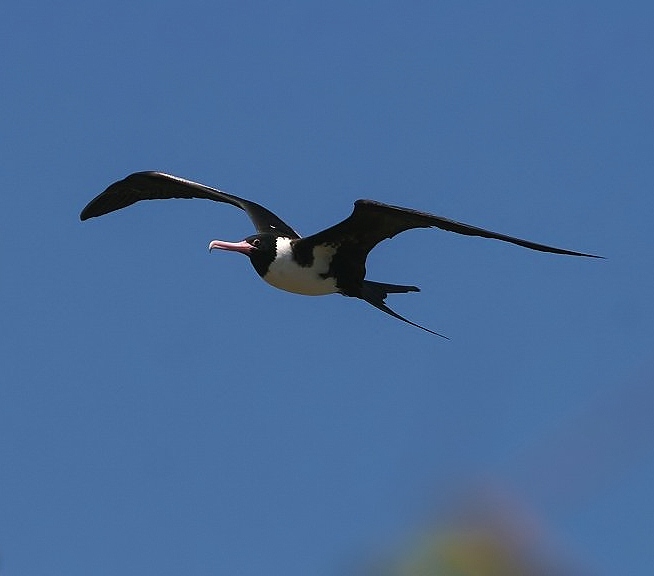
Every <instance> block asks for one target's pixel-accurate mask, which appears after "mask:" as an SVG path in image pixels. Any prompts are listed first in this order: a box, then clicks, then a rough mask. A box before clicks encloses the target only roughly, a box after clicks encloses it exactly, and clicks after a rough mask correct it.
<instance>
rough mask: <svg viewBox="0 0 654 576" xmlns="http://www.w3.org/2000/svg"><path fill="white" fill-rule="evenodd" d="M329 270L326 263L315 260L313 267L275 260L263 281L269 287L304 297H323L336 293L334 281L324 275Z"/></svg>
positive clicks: (289, 259)
mask: <svg viewBox="0 0 654 576" xmlns="http://www.w3.org/2000/svg"><path fill="white" fill-rule="evenodd" d="M328 269H329V264H328V263H327V262H321V259H318V258H316V259H315V260H314V263H313V266H300V265H299V264H298V263H297V262H295V260H293V259H292V258H285V257H283V256H282V257H281V258H277V259H276V260H275V261H273V262H272V263H271V264H270V267H269V268H268V272H267V273H266V275H265V276H264V277H263V279H264V280H265V281H266V282H268V284H270V285H271V286H274V287H275V288H279V289H280V290H286V291H287V292H294V293H295V294H304V295H305V296H323V295H325V294H333V293H334V292H338V288H337V287H336V279H335V278H333V277H331V276H327V277H325V276H324V274H325V273H326V272H327V270H328Z"/></svg>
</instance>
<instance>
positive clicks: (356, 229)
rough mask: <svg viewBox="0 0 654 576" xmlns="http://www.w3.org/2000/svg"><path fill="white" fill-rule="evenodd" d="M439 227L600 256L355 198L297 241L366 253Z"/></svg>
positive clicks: (559, 251)
mask: <svg viewBox="0 0 654 576" xmlns="http://www.w3.org/2000/svg"><path fill="white" fill-rule="evenodd" d="M432 227H435V228H440V229H441V230H447V231H449V232H456V233H457V234H465V235H467V236H481V237H483V238H492V239H495V240H501V241H503V242H510V243H511V244H517V245H518V246H522V247H524V248H529V249H530V250H539V251H541V252H551V253H553V254H567V255H569V256H586V257H589V258H601V256H595V255H593V254H585V253H583V252H575V251H573V250H566V249H564V248H555V247H554V246H547V245H546V244H538V243H537V242H531V241H530V240H523V239H521V238H515V237H513V236H507V235H506V234H500V233H499V232H492V231H491V230H485V229H484V228H478V227H477V226H472V225H470V224H464V223H463V222H457V221H455V220H450V219H449V218H444V217H442V216H437V215H435V214H429V213H427V212H419V211H418V210H412V209H410V208H401V207H400V206H390V205H388V204H382V203H381V202H375V201H374V200H357V201H356V202H355V203H354V210H353V212H352V214H351V215H350V216H348V217H347V218H346V219H345V220H343V221H342V222H339V223H338V224H336V225H335V226H332V227H330V228H327V229H326V230H323V231H322V232H318V233H317V234H314V235H312V236H307V237H305V238H303V239H302V240H300V241H299V242H298V243H299V245H300V246H302V247H304V246H307V247H308V246H315V245H317V244H323V243H324V244H334V245H342V244H350V245H355V246H357V249H358V250H359V251H360V253H362V254H366V255H367V254H368V252H370V250H372V249H373V248H374V247H375V246H376V245H377V244H378V243H379V242H381V241H382V240H384V239H386V238H392V237H393V236H395V235H396V234H399V233H400V232H404V231H405V230H410V229H412V228H432Z"/></svg>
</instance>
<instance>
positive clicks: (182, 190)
mask: <svg viewBox="0 0 654 576" xmlns="http://www.w3.org/2000/svg"><path fill="white" fill-rule="evenodd" d="M167 198H205V199H207V200H215V201H216V202H226V203H227V204H232V205H233V206H237V207H238V208H241V209H242V210H244V211H245V212H246V214H247V215H248V216H249V217H250V219H251V220H252V222H253V224H254V226H255V228H256V229H257V233H256V234H254V235H252V236H248V237H247V238H245V240H243V241H241V242H224V241H222V240H213V241H212V242H211V243H210V244H209V250H213V249H214V248H219V249H221V250H232V251H235V252H241V253H242V254H246V255H247V256H249V258H250V261H251V262H252V265H253V266H254V269H255V270H256V271H257V273H258V274H259V276H261V277H262V278H263V279H264V280H265V281H266V282H268V283H269V284H271V285H272V286H275V287H276V288H280V289H282V290H286V291H288V292H295V293H296V294H306V295H309V296H320V295H323V294H333V293H339V294H342V295H343V296H353V297H355V298H361V299H363V300H365V301H366V302H368V303H369V304H372V305H373V306H374V307H375V308H378V309H379V310H382V311H383V312H386V313H387V314H390V315H391V316H394V317H395V318H398V319H399V320H402V321H404V322H407V323H408V324H411V325H412V326H416V327H417V328H420V329H422V330H425V331H426V332H429V333H431V334H435V335H437V336H443V335H442V334H438V333H437V332H434V331H433V330H429V329H428V328H425V327H424V326H420V325H419V324H416V323H414V322H411V321H410V320H407V319H406V318H404V317H402V316H400V315H399V314H397V313H396V312H394V311H393V310H391V309H390V308H389V307H388V306H387V305H386V303H385V299H386V297H387V296H388V295H389V294H399V293H406V292H419V291H420V289H419V288H417V287H416V286H401V285H397V284H385V283H382V282H373V281H371V280H365V275H366V258H367V256H368V253H369V252H370V251H371V250H372V249H373V248H374V247H375V246H376V245H377V244H378V243H379V242H381V241H382V240H385V239H386V238H392V237H393V236H395V235H396V234H399V233H400V232H404V231H405V230H410V229H411V228H430V227H434V226H435V227H437V228H441V229H442V230H448V231H450V232H457V233H459V234H465V235H467V236H481V237H483V238H494V239H496V240H502V241H504V242H511V243H512V244H517V245H518V246H523V247H525V248H530V249H531V250H540V251H541V252H551V253H553V254H567V255H570V256H585V257H588V258H601V256H594V255H593V254H584V253H582V252H574V251H572V250H564V249H562V248H554V247H552V246H546V245H544V244H537V243H535V242H530V241H529V240H521V239H520V238H513V237H512V236H506V235H504V234H498V233H497V232H491V231H490V230H484V229H483V228H477V227H476V226H470V225H469V224H463V223H461V222H456V221H454V220H450V219H448V218H443V217H442V216H435V215H434V214H427V213H426V212H418V211H417V210H411V209H409V208H400V207H399V206H389V205H387V204H382V203H381V202H375V201H374V200H357V201H356V202H355V203H354V211H353V212H352V214H351V215H350V216H349V217H348V218H346V219H345V220H343V221H342V222H340V223H339V224H336V225H335V226H332V227H331V228H327V229H326V230H323V231H322V232H318V233H317V234H314V235H312V236H307V237H305V238H301V237H300V235H299V234H298V233H297V232H296V231H295V230H293V228H291V227H290V226H289V225H288V224H286V223H285V222H283V221H282V220H280V219H279V218H278V217H277V216H275V214H273V213H272V212H270V210H267V209H266V208H264V207H263V206H260V205H259V204H256V203H255V202H251V201H250V200H245V199H243V198H239V197H238V196H233V195H231V194H227V193H226V192H223V191H221V190H217V189H215V188H210V187H208V186H204V185H203V184H198V183H197V182H191V181H190V180H185V179H183V178H178V177H177V176H171V175H170V174H163V173H161V172H136V173H134V174H131V175H130V176H127V178H125V179H124V180H120V181H118V182H115V183H114V184H112V185H111V186H109V187H108V188H107V189H106V190H105V191H104V192H103V193H102V194H100V195H99V196H97V197H96V198H94V199H93V200H91V202H89V203H88V205H87V206H86V207H85V208H84V210H82V213H81V214H80V218H81V219H82V220H87V219H88V218H93V217H95V216H101V215H103V214H107V213H109V212H113V211H114V210H119V209H120V208H125V207H126V206H130V205H131V204H134V203H135V202H138V201H139V200H157V199H167ZM443 337H444V338H445V336H443Z"/></svg>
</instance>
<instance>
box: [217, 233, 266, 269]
mask: <svg viewBox="0 0 654 576" xmlns="http://www.w3.org/2000/svg"><path fill="white" fill-rule="evenodd" d="M211 250H229V251H231V252H240V253H241V254H245V255H246V256H249V258H250V261H251V262H252V265H253V266H254V268H255V270H256V271H257V272H258V273H259V274H260V275H261V276H263V275H264V274H265V273H266V271H267V270H268V266H269V265H270V263H271V262H272V261H273V260H274V259H275V254H276V253H277V236H276V235H275V234H254V235H252V236H248V237H247V238H246V239H245V240H242V241H241V242H225V241H224V240H212V241H211V242H210V243H209V251H211Z"/></svg>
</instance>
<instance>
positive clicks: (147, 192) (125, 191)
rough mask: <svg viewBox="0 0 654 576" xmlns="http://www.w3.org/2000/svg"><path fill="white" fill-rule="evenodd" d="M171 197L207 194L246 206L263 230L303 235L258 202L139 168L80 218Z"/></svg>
mask: <svg viewBox="0 0 654 576" xmlns="http://www.w3.org/2000/svg"><path fill="white" fill-rule="evenodd" d="M169 198H205V199H207V200H214V201H215V202H225V203H227V204H231V205H232V206H236V207H238V208H240V209H241V210H244V211H245V213H246V214H247V215H248V216H249V218H250V220H252V223H253V224H254V226H255V228H256V229H257V232H259V233H266V232H272V233H274V234H279V235H281V236H288V237H289V238H299V237H300V236H299V234H298V233H297V232H295V230H293V229H292V228H291V227H290V226H289V225H288V224H286V223H285V222H284V221H282V220H281V219H280V218H279V217H278V216H276V215H275V214H273V213H272V212H271V211H270V210H268V209H266V208H264V207H263V206H260V205H259V204H257V203H255V202H251V201H250V200H245V199H243V198H239V197H238V196H233V195H231V194H227V193H226V192H223V191H222V190H217V189H215V188H210V187H209V186H205V185H204V184H198V183H197V182H192V181H191V180H185V179H184V178H179V177H177V176H171V175H170V174H164V173H162V172H135V173H134V174H130V175H129V176H127V178H125V179H123V180H119V181H118V182H114V183H113V184H112V185H111V186H109V187H108V188H107V189H106V190H105V191H104V192H102V194H100V195H98V196H96V197H95V198H94V199H93V200H91V201H90V202H89V203H88V204H87V205H86V207H85V208H84V210H82V213H81V214H80V219H82V220H87V219H88V218H94V217H96V216H102V215H103V214H108V213H109V212H113V211H114V210H120V209H121V208H126V207H127V206H130V205H132V204H134V203H136V202H139V201H140V200H165V199H169Z"/></svg>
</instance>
